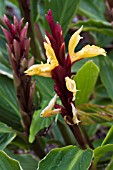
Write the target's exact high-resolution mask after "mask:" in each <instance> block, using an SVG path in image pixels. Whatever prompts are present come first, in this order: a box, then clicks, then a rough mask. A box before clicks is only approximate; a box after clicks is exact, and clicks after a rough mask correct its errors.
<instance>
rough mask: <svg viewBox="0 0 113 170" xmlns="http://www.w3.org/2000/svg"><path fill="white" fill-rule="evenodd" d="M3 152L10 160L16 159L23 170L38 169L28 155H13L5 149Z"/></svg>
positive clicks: (34, 161)
mask: <svg viewBox="0 0 113 170" xmlns="http://www.w3.org/2000/svg"><path fill="white" fill-rule="evenodd" d="M5 152H6V153H7V155H8V156H10V157H11V158H13V159H16V160H17V161H18V162H19V163H20V165H21V167H22V168H23V170H36V168H37V167H38V161H37V160H36V159H35V157H33V156H32V155H30V154H13V153H12V152H11V151H9V150H8V149H5Z"/></svg>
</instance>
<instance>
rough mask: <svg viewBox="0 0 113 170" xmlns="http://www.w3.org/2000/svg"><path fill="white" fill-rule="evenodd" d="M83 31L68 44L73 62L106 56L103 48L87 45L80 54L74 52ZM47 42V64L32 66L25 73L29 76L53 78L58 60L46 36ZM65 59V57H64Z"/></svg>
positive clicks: (78, 32)
mask: <svg viewBox="0 0 113 170" xmlns="http://www.w3.org/2000/svg"><path fill="white" fill-rule="evenodd" d="M81 31H82V27H81V28H80V29H79V30H77V31H76V32H75V33H74V34H73V35H72V36H71V38H70V41H69V44H68V51H69V55H70V58H71V62H72V63H73V62H75V61H77V60H80V59H83V58H89V57H95V56H97V55H104V56H106V52H105V50H104V49H103V48H100V47H98V46H95V45H91V46H90V45H86V46H85V47H84V48H82V49H81V50H80V51H78V52H76V53H75V52H74V50H75V47H76V46H77V44H78V43H79V41H80V39H81V38H82V37H80V35H79V34H80V32H81ZM45 39H46V42H44V48H45V50H46V56H47V63H45V64H43V63H41V64H36V65H33V66H31V67H30V68H29V69H28V70H27V71H25V73H26V74H27V75H29V76H33V75H35V74H36V75H39V76H44V77H51V70H53V69H54V68H55V67H56V66H58V65H59V63H58V60H57V58H56V56H55V52H54V50H53V48H52V46H51V43H50V40H49V38H48V37H47V36H45ZM64 57H65V56H64Z"/></svg>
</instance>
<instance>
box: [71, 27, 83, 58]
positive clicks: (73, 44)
mask: <svg viewBox="0 0 113 170" xmlns="http://www.w3.org/2000/svg"><path fill="white" fill-rule="evenodd" d="M81 31H82V27H81V28H80V29H79V30H77V31H76V32H75V33H74V34H73V35H72V36H71V38H70V40H69V44H68V51H69V55H70V57H72V56H73V53H74V50H75V47H76V46H77V44H78V43H79V41H80V39H81V38H82V37H80V35H79V34H80V32H81Z"/></svg>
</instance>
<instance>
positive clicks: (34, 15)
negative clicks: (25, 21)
mask: <svg viewBox="0 0 113 170" xmlns="http://www.w3.org/2000/svg"><path fill="white" fill-rule="evenodd" d="M38 1H39V0H33V1H32V0H30V7H31V17H32V21H33V23H34V22H35V21H36V18H37V16H38Z"/></svg>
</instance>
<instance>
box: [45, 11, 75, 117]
mask: <svg viewBox="0 0 113 170" xmlns="http://www.w3.org/2000/svg"><path fill="white" fill-rule="evenodd" d="M46 19H47V21H48V23H49V26H50V30H51V33H52V34H50V33H48V32H46V35H47V36H48V38H49V40H50V42H51V46H52V48H53V50H54V52H55V55H56V58H57V60H58V62H59V65H58V66H57V67H55V68H54V69H53V70H52V72H51V74H52V79H53V80H54V82H55V85H54V90H55V92H56V93H57V95H58V96H59V97H60V99H61V101H62V104H63V106H64V107H62V106H60V105H58V104H56V105H55V108H61V113H62V115H63V117H64V116H71V117H73V114H72V107H71V104H70V103H72V102H73V101H72V98H73V94H72V93H71V92H70V91H69V90H68V89H67V88H66V82H65V78H66V77H70V78H71V65H72V64H71V59H70V56H69V55H68V56H66V55H65V42H64V38H63V31H62V28H61V26H60V25H59V23H55V22H54V20H53V17H52V12H51V10H49V11H48V14H47V15H46Z"/></svg>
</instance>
